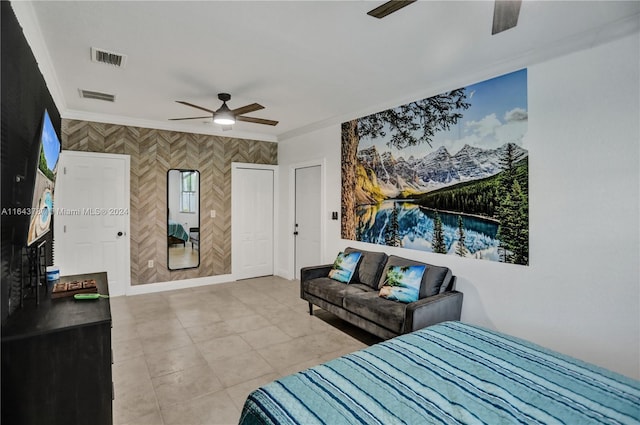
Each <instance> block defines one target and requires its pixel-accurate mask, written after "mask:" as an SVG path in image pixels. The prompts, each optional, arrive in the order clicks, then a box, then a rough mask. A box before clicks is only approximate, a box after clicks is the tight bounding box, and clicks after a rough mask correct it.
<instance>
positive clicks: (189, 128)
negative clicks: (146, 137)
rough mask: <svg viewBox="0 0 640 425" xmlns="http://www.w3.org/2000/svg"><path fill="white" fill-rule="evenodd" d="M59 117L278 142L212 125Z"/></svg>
mask: <svg viewBox="0 0 640 425" xmlns="http://www.w3.org/2000/svg"><path fill="white" fill-rule="evenodd" d="M61 116H62V118H64V119H69V120H79V121H91V122H100V123H104V124H118V125H125V126H129V127H142V128H152V129H155V130H168V131H179V132H182V133H195V134H207V135H211V136H221V137H230V138H236V139H248V140H260V141H263V142H275V143H277V142H278V138H277V137H276V136H272V135H268V134H262V133H252V132H245V131H235V130H229V131H222V130H218V129H216V127H215V126H214V124H211V125H210V126H204V125H202V124H195V125H194V124H188V123H184V124H177V123H174V122H164V121H154V120H143V119H139V118H131V117H125V116H120V115H106V114H96V113H93V112H85V111H77V110H66V111H64V113H61Z"/></svg>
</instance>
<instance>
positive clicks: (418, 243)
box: [357, 200, 499, 261]
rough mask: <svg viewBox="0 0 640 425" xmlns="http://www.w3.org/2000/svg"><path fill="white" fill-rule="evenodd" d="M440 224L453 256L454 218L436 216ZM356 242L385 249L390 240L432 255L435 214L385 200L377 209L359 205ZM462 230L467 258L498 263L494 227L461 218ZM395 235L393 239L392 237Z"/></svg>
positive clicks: (480, 220)
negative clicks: (395, 240)
mask: <svg viewBox="0 0 640 425" xmlns="http://www.w3.org/2000/svg"><path fill="white" fill-rule="evenodd" d="M394 207H395V211H396V214H397V231H396V230H394V226H393V215H394V213H393V210H394ZM438 215H439V217H440V219H441V220H442V230H443V232H442V233H443V239H444V244H445V249H446V251H447V253H451V254H455V250H456V247H457V245H458V242H459V239H460V238H459V236H458V217H459V215H457V214H449V213H445V212H438ZM357 216H358V219H357V220H358V229H357V232H358V236H359V237H358V240H360V241H362V242H368V243H374V244H378V245H389V244H388V243H387V242H388V241H389V240H392V239H393V238H394V237H395V238H397V240H398V241H399V242H400V244H399V245H400V246H402V247H404V248H411V249H417V250H420V251H428V252H433V239H434V228H435V226H434V224H435V211H433V210H429V209H427V208H424V207H420V206H419V205H417V204H415V203H412V202H406V201H404V200H387V201H383V202H382V203H380V204H377V205H359V206H358V207H357ZM462 220H463V222H464V228H465V243H464V245H465V247H466V249H467V250H468V253H469V255H468V256H470V257H473V258H478V259H485V260H492V261H498V260H499V252H498V243H499V241H498V240H497V239H496V234H497V232H498V223H497V222H495V221H491V220H486V219H483V218H480V217H471V216H465V217H463V218H462ZM394 232H396V233H397V235H394V234H393V233H394Z"/></svg>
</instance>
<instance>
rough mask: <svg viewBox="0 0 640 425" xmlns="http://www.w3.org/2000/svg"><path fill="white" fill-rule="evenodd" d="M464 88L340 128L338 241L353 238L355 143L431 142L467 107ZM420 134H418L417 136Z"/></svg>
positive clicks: (401, 146)
mask: <svg viewBox="0 0 640 425" xmlns="http://www.w3.org/2000/svg"><path fill="white" fill-rule="evenodd" d="M466 98H467V96H466V94H465V90H464V88H461V89H456V90H452V91H450V92H448V93H443V94H440V95H437V96H433V97H430V98H428V99H422V100H419V101H416V102H412V103H408V104H406V105H402V106H399V107H397V108H394V109H387V110H386V111H382V112H379V113H377V114H373V115H369V116H367V117H364V118H360V119H355V120H351V121H348V122H345V123H343V124H342V223H341V227H342V229H341V230H342V237H343V238H344V239H352V240H354V239H355V237H356V182H357V166H358V159H357V153H358V143H359V142H360V138H361V137H365V136H367V137H371V138H373V139H375V138H378V137H383V136H385V135H386V131H390V132H392V133H393V136H392V137H391V140H390V141H389V145H390V146H393V147H395V148H397V149H404V148H406V147H408V146H415V145H418V144H421V143H425V142H426V143H428V144H429V146H431V141H432V140H433V137H434V135H435V134H436V133H437V132H438V131H442V130H448V129H449V128H450V127H451V126H452V125H455V124H456V123H457V122H458V120H459V119H460V118H462V111H463V110H465V109H467V108H469V106H471V104H470V103H467V102H465V100H466ZM419 132H421V133H422V134H419Z"/></svg>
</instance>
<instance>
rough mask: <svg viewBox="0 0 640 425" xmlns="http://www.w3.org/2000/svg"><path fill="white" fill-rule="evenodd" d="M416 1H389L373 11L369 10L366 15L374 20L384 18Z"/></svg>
mask: <svg viewBox="0 0 640 425" xmlns="http://www.w3.org/2000/svg"><path fill="white" fill-rule="evenodd" d="M415 1H416V0H408V1H402V0H391V1H388V2H386V3H384V4H382V5H380V6H378V7H376V8H375V9H373V10H370V11H368V12H367V15H369V16H373V17H374V18H378V19H381V18H384V17H385V16H387V15H390V14H391V13H393V12H396V11H398V10H400V9H402V8H403V7H405V6H409V5H410V4H411V3H413V2H415Z"/></svg>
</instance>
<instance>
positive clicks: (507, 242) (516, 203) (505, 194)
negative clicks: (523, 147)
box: [496, 143, 529, 264]
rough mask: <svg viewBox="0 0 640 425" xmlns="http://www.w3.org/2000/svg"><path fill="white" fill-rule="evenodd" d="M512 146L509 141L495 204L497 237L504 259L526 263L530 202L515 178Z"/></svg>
mask: <svg viewBox="0 0 640 425" xmlns="http://www.w3.org/2000/svg"><path fill="white" fill-rule="evenodd" d="M514 152H515V145H513V144H511V143H510V144H508V145H507V150H506V151H505V155H504V157H503V158H502V161H501V166H502V167H503V169H504V171H503V172H502V174H501V178H500V186H499V188H498V194H499V205H498V207H497V211H496V212H497V214H496V216H497V218H498V220H499V222H500V225H499V226H498V236H497V237H498V239H499V240H500V246H501V247H502V248H503V249H504V252H505V254H504V261H505V262H507V263H514V264H528V262H529V201H528V196H527V193H526V191H524V190H523V189H522V186H521V184H520V182H519V181H518V179H517V169H516V165H515V163H516V162H517V161H518V160H519V159H520V158H519V157H518V156H517V155H516V154H515V153H514Z"/></svg>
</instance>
